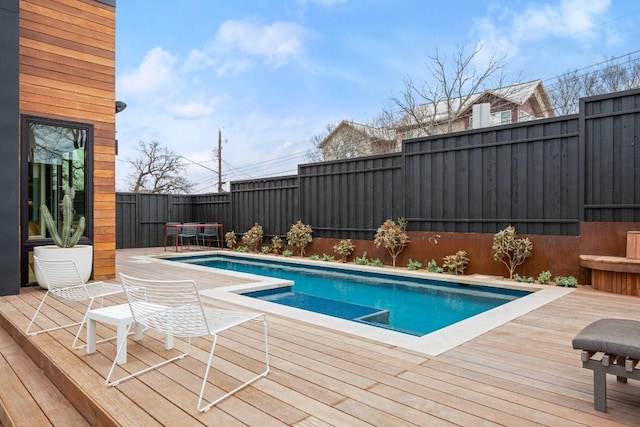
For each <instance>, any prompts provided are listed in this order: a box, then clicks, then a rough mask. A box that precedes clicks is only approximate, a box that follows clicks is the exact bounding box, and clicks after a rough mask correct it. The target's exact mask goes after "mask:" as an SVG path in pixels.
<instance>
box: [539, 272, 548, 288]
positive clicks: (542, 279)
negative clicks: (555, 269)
mask: <svg viewBox="0 0 640 427" xmlns="http://www.w3.org/2000/svg"><path fill="white" fill-rule="evenodd" d="M549 282H551V272H550V271H549V270H545V271H542V272H540V274H538V283H541V284H543V285H548V284H549Z"/></svg>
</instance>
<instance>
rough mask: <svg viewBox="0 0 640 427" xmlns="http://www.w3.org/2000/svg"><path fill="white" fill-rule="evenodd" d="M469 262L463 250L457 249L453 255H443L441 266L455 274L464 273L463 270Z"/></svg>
mask: <svg viewBox="0 0 640 427" xmlns="http://www.w3.org/2000/svg"><path fill="white" fill-rule="evenodd" d="M468 264H469V257H467V253H466V252H465V251H458V252H456V253H455V255H447V256H446V257H444V260H443V262H442V266H443V267H444V268H446V269H447V271H448V272H449V273H454V274H455V275H458V274H464V270H465V269H466V268H467V265H468Z"/></svg>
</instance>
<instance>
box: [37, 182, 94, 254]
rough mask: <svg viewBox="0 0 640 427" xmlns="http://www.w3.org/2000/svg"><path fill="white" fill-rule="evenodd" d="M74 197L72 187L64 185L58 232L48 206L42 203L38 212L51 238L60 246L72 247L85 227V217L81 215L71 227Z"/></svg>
mask: <svg viewBox="0 0 640 427" xmlns="http://www.w3.org/2000/svg"><path fill="white" fill-rule="evenodd" d="M74 197H75V191H74V190H73V188H70V187H68V186H67V187H65V189H64V197H63V198H62V229H61V230H60V232H59V233H58V227H57V225H56V222H55V221H54V220H53V216H52V215H51V212H50V211H49V208H48V207H47V206H46V205H42V206H41V207H40V212H41V214H42V219H43V220H44V224H45V226H46V228H47V229H48V230H49V233H50V234H51V238H52V239H53V243H54V244H55V245H56V246H58V247H60V248H72V247H74V246H75V245H76V244H77V243H78V241H79V240H80V237H81V236H82V233H83V232H84V227H85V218H84V216H81V217H80V219H79V220H78V226H77V228H76V229H75V230H74V229H73V199H74Z"/></svg>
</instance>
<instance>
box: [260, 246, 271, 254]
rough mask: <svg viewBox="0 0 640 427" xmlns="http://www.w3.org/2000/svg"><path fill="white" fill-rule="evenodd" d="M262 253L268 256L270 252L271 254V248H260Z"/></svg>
mask: <svg viewBox="0 0 640 427" xmlns="http://www.w3.org/2000/svg"><path fill="white" fill-rule="evenodd" d="M260 251H261V252H262V253H263V254H268V253H269V252H271V247H269V246H263V247H261V248H260Z"/></svg>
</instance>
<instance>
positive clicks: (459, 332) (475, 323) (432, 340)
mask: <svg viewBox="0 0 640 427" xmlns="http://www.w3.org/2000/svg"><path fill="white" fill-rule="evenodd" d="M212 254H216V255H218V256H232V257H234V258H236V257H241V258H247V259H264V260H269V261H272V260H281V261H286V262H287V263H295V264H299V265H313V266H318V265H323V263H320V262H318V261H311V260H309V259H304V258H297V257H296V258H291V259H289V258H286V259H285V258H283V257H277V258H276V257H274V256H272V255H262V254H243V253H236V252H229V251H215V252H212ZM199 255H202V256H204V255H205V254H199ZM175 257H176V256H175V255H173V254H172V255H168V254H165V255H163V256H157V255H146V256H140V257H139V260H138V262H141V263H155V262H160V263H170V264H173V265H175V266H176V267H177V268H179V269H183V270H184V271H183V272H182V273H180V274H184V275H185V276H186V277H189V270H198V271H199V272H200V273H204V274H205V275H209V274H210V275H211V276H210V277H211V279H210V280H211V282H212V284H215V283H216V282H218V281H219V278H220V276H227V277H234V279H233V282H234V283H236V284H229V285H222V286H217V287H216V286H213V287H212V286H207V288H208V289H203V290H201V291H200V295H201V296H202V297H203V298H204V300H205V302H206V300H207V299H211V300H210V301H209V302H208V303H210V304H214V305H216V306H219V304H220V303H226V304H230V305H231V307H243V308H244V309H249V310H255V311H260V312H263V313H268V314H273V315H276V316H278V317H281V318H284V319H289V320H293V321H295V322H301V324H307V325H312V326H317V327H321V328H326V329H329V330H334V331H336V332H338V333H340V334H341V335H342V334H349V335H351V336H353V337H358V338H361V339H365V340H366V339H368V340H373V341H377V342H380V343H384V344H386V345H388V346H389V348H394V347H401V348H406V349H409V350H411V351H416V352H419V353H422V354H425V355H427V356H437V355H439V354H441V353H443V352H445V351H447V350H450V349H452V348H454V347H456V346H458V345H460V344H463V343H465V342H466V341H468V340H471V339H473V338H475V337H477V336H479V335H482V334H484V333H485V332H488V331H490V330H492V329H494V328H496V327H498V326H500V325H503V324H505V323H507V322H510V321H512V320H514V319H516V318H517V317H519V316H522V315H523V314H526V313H528V312H530V311H531V310H534V309H536V308H538V307H542V306H543V305H545V304H548V303H549V302H552V301H554V300H555V299H557V298H560V297H562V296H563V295H567V294H569V293H571V292H573V291H574V289H573V288H564V287H558V286H545V285H538V284H529V283H527V284H524V283H517V282H514V281H507V280H504V279H502V278H496V277H490V276H486V275H465V276H450V275H446V274H444V275H443V274H436V273H428V272H425V271H424V270H423V271H420V272H415V271H409V270H404V269H391V268H386V267H385V268H379V267H371V266H359V265H354V264H339V263H335V264H334V263H332V264H331V265H332V268H335V269H338V270H342V269H345V270H356V271H360V272H363V273H367V272H371V271H380V272H383V273H385V274H391V275H397V276H400V277H421V278H424V277H433V278H435V279H438V280H447V279H449V278H451V279H455V280H456V281H458V282H464V283H468V284H481V285H486V284H489V285H492V286H495V287H504V288H515V289H523V290H528V291H531V293H530V294H529V295H527V296H524V297H522V298H518V299H516V300H514V301H510V302H507V303H505V304H502V305H500V306H498V307H496V308H492V309H491V310H487V311H485V312H483V313H480V314H477V315H475V316H473V317H469V318H467V319H465V320H461V321H459V322H457V323H454V324H452V325H450V326H446V327H444V328H441V329H438V330H437V331H434V332H431V333H429V334H426V335H423V336H415V335H411V334H406V333H400V332H397V331H394V330H391V329H385V328H379V327H375V326H371V325H368V324H365V323H360V322H354V321H351V320H344V319H340V318H337V317H333V316H327V315H323V314H319V313H314V312H311V311H308V310H301V309H298V308H295V307H290V306H286V305H281V304H274V303H271V302H268V301H263V300H260V299H257V298H250V297H247V296H244V295H243V294H245V293H247V292H253V291H260V290H266V289H273V288H275V287H282V286H290V285H292V283H291V281H289V280H285V279H278V278H272V277H266V276H256V275H252V274H246V273H240V272H234V271H231V270H222V269H217V268H212V267H204V266H200V265H196V264H192V263H185V262H181V263H176V262H173V261H169V260H168V259H169V258H175ZM178 258H183V259H184V256H178Z"/></svg>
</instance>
